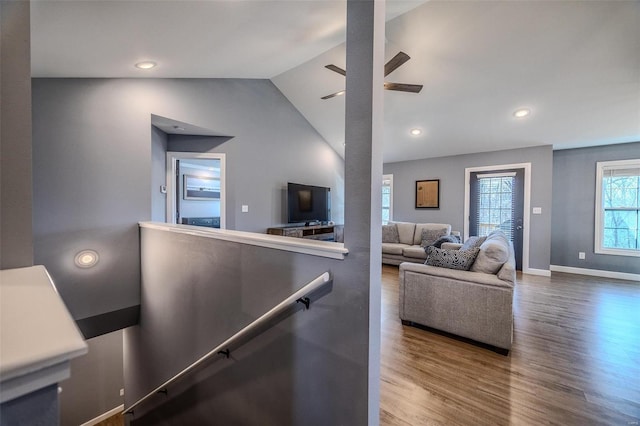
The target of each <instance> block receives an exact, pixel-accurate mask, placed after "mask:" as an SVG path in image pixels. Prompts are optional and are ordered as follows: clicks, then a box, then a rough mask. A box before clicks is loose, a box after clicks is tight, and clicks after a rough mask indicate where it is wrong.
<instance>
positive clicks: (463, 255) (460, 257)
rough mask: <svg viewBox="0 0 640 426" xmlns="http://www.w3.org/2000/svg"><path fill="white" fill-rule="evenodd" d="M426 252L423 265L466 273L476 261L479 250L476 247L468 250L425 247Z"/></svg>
mask: <svg viewBox="0 0 640 426" xmlns="http://www.w3.org/2000/svg"><path fill="white" fill-rule="evenodd" d="M426 252H427V260H426V261H425V262H424V263H425V265H430V266H439V267H441V268H448V269H458V270H460V271H468V270H469V269H470V268H471V265H473V262H474V261H475V260H476V257H477V256H478V252H480V249H479V248H477V247H476V248H473V249H470V250H462V249H461V250H445V249H439V248H435V247H427V248H426Z"/></svg>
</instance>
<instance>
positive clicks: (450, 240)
mask: <svg viewBox="0 0 640 426" xmlns="http://www.w3.org/2000/svg"><path fill="white" fill-rule="evenodd" d="M458 242H459V241H458V239H457V238H456V237H455V236H453V235H445V236H444V237H440V238H438V239H437V240H436V241H435V242H434V243H433V244H431V246H427V247H436V248H441V246H442V243H458ZM427 247H425V250H426V249H427Z"/></svg>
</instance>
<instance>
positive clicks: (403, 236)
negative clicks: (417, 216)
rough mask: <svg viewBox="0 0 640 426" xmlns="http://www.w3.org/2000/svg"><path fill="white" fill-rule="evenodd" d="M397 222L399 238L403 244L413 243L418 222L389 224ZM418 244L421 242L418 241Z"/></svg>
mask: <svg viewBox="0 0 640 426" xmlns="http://www.w3.org/2000/svg"><path fill="white" fill-rule="evenodd" d="M392 223H395V224H396V226H397V227H398V238H399V239H400V242H401V243H402V244H409V245H410V246H411V245H413V234H414V233H415V230H416V224H415V223H411V222H389V224H392ZM416 244H420V241H418V242H417V243H416Z"/></svg>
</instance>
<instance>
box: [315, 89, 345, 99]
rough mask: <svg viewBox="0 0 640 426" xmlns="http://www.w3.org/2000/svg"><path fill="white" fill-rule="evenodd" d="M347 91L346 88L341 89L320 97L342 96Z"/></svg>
mask: <svg viewBox="0 0 640 426" xmlns="http://www.w3.org/2000/svg"><path fill="white" fill-rule="evenodd" d="M345 92H346V90H341V91H339V92H336V93H332V94H330V95H327V96H323V97H321V98H320V99H331V98H335V97H336V96H342V95H344V94H345Z"/></svg>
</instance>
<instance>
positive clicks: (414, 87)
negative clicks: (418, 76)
mask: <svg viewBox="0 0 640 426" xmlns="http://www.w3.org/2000/svg"><path fill="white" fill-rule="evenodd" d="M384 88H385V89H387V90H397V91H398V92H411V93H420V91H421V90H422V84H405V83H385V84H384Z"/></svg>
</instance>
